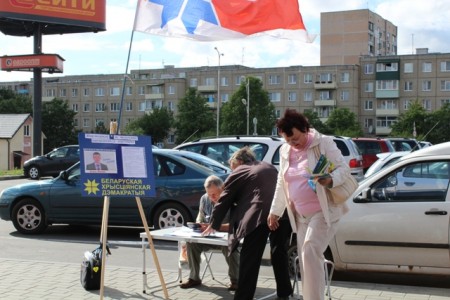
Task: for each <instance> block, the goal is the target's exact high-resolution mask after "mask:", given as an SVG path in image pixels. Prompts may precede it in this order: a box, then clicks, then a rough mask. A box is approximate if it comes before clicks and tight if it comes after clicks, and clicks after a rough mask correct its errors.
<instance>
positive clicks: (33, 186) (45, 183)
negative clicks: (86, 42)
mask: <svg viewBox="0 0 450 300" xmlns="http://www.w3.org/2000/svg"><path fill="white" fill-rule="evenodd" d="M55 180H56V179H54V178H52V179H45V180H39V181H36V182H27V183H22V184H18V185H15V186H12V187H9V188H6V189H4V190H3V192H2V195H15V194H21V195H24V194H28V195H38V194H39V193H41V192H42V191H43V190H45V191H46V190H48V189H49V188H51V186H52V184H53V182H54V181H55Z"/></svg>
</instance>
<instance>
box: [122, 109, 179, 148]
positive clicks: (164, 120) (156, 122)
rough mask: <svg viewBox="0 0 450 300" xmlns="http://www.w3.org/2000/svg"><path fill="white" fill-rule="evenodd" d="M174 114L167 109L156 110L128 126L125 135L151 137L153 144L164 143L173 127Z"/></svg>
mask: <svg viewBox="0 0 450 300" xmlns="http://www.w3.org/2000/svg"><path fill="white" fill-rule="evenodd" d="M173 122H174V121H173V113H172V111H170V110H169V109H168V108H167V107H162V108H158V107H156V108H154V109H152V111H151V113H150V114H145V115H143V116H142V117H140V118H139V119H137V120H135V121H133V122H131V123H130V124H128V125H127V126H126V128H125V130H124V133H125V134H132V135H149V136H151V137H152V143H153V144H156V143H160V142H163V141H164V139H166V138H167V136H168V135H169V132H170V128H171V127H172V125H173Z"/></svg>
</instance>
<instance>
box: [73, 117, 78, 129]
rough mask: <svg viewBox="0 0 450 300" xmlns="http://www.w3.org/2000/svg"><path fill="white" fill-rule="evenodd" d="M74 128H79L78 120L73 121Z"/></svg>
mask: <svg viewBox="0 0 450 300" xmlns="http://www.w3.org/2000/svg"><path fill="white" fill-rule="evenodd" d="M73 126H75V127H78V119H77V118H75V119H73Z"/></svg>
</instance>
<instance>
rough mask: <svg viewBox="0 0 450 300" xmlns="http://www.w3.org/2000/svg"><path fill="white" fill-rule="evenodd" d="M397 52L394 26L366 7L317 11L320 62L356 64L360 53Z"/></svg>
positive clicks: (324, 63)
mask: <svg viewBox="0 0 450 300" xmlns="http://www.w3.org/2000/svg"><path fill="white" fill-rule="evenodd" d="M385 55H397V26H395V25H394V24H392V23H391V22H390V21H388V20H385V19H384V18H382V17H381V16H379V15H378V14H376V13H374V12H372V11H370V10H368V9H359V10H348V11H337V12H324V13H321V14H320V64H321V65H322V66H323V65H348V64H359V58H360V56H385Z"/></svg>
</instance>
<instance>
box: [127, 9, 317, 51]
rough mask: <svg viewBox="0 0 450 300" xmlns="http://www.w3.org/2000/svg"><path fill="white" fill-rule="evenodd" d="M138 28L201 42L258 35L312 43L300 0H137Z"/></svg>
mask: <svg viewBox="0 0 450 300" xmlns="http://www.w3.org/2000/svg"><path fill="white" fill-rule="evenodd" d="M133 29H134V30H135V31H139V32H145V33H150V34H156V35H164V36H172V37H185V38H189V39H194V40H199V41H218V40H229V39H238V38H244V37H248V36H255V35H263V34H264V35H270V36H273V37H277V38H286V39H293V40H303V41H306V42H312V39H313V38H312V39H311V38H310V37H309V36H308V33H307V31H306V28H305V25H304V24H303V19H302V16H301V14H300V6H299V2H298V0H138V5H137V8H136V16H135V20H134V28H133Z"/></svg>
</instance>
